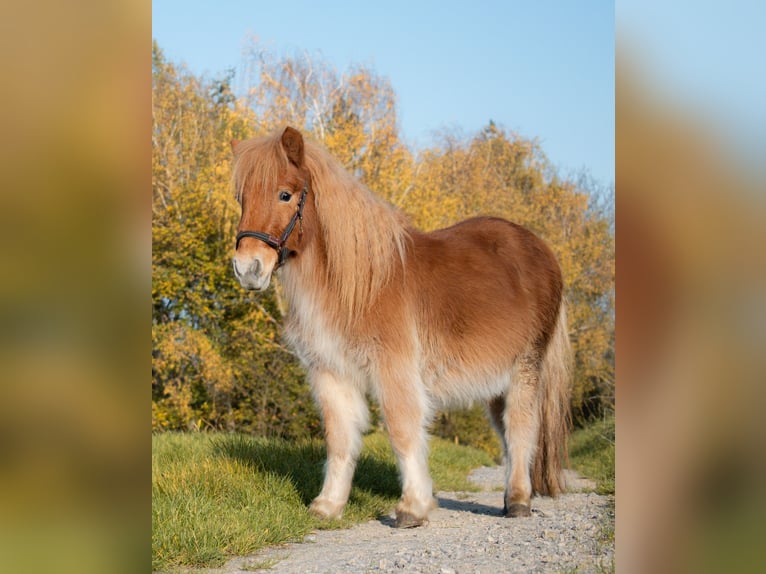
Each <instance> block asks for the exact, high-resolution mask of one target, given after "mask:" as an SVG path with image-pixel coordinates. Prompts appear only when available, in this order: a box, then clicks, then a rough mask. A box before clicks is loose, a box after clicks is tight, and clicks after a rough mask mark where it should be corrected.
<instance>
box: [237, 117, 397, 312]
mask: <svg viewBox="0 0 766 574" xmlns="http://www.w3.org/2000/svg"><path fill="white" fill-rule="evenodd" d="M280 133H281V132H279V133H277V134H275V135H272V136H266V137H262V138H256V139H253V140H247V141H244V142H241V143H240V144H239V146H241V148H240V147H238V148H237V155H238V157H237V159H236V163H235V167H234V184H235V189H236V194H237V198H238V199H240V200H241V198H242V194H243V191H244V189H246V188H248V189H260V190H273V189H275V188H276V185H277V178H278V176H279V173H280V172H282V171H284V170H285V169H287V166H288V159H287V155H286V154H285V151H284V148H283V146H282V145H281V141H280V135H279V134H280ZM304 153H305V162H306V168H307V169H308V171H309V173H310V177H311V192H310V194H309V197H310V198H311V199H313V201H314V206H315V209H316V213H317V219H318V221H317V222H310V221H305V222H304V224H305V225H312V224H318V225H319V229H320V232H321V236H322V239H323V243H324V247H325V250H326V253H325V254H324V256H325V257H326V261H327V268H326V276H325V278H324V279H325V280H326V286H327V289H328V290H329V292H330V293H331V297H332V298H333V299H335V300H336V301H337V305H338V306H337V308H338V309H346V310H347V312H348V313H349V319H351V318H353V317H356V316H358V314H359V313H361V312H363V311H364V310H366V309H367V308H369V306H370V305H371V304H372V302H373V301H374V300H375V298H376V296H377V294H378V293H379V292H380V290H381V288H382V287H383V286H385V285H386V283H388V281H389V280H390V279H391V277H392V276H393V274H394V272H395V270H396V269H398V268H401V267H402V266H403V265H404V262H405V253H406V244H407V242H408V241H409V239H410V235H409V231H408V230H409V226H408V224H407V221H406V218H405V217H404V215H403V214H402V213H401V212H399V211H398V210H397V209H396V208H394V207H393V206H392V205H391V204H389V203H388V202H386V201H384V200H383V199H380V198H379V197H377V196H376V195H374V194H373V193H372V192H371V191H370V190H369V189H368V188H367V187H366V186H365V185H364V184H362V183H361V182H359V181H358V180H356V179H355V178H354V177H353V176H352V175H351V174H350V173H349V172H348V171H347V170H346V169H345V168H344V167H343V165H342V164H341V163H340V162H339V161H338V160H336V159H335V158H334V157H333V156H332V155H330V154H329V153H328V152H327V151H325V150H324V149H323V148H321V147H320V146H319V145H317V144H315V143H313V142H311V141H309V140H305V147H304ZM311 196H313V197H311ZM310 280H315V278H310Z"/></svg>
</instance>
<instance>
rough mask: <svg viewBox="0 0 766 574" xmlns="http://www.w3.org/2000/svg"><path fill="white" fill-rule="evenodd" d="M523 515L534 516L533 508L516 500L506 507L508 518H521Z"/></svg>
mask: <svg viewBox="0 0 766 574" xmlns="http://www.w3.org/2000/svg"><path fill="white" fill-rule="evenodd" d="M522 516H532V508H531V507H529V506H527V505H526V504H520V503H518V502H514V503H513V504H511V505H510V506H508V507H506V508H505V517H506V518H519V517H522Z"/></svg>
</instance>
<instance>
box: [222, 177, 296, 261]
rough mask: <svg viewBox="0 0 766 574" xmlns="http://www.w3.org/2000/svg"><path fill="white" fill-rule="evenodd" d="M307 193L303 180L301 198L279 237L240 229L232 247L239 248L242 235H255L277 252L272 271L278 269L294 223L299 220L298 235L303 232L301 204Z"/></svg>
mask: <svg viewBox="0 0 766 574" xmlns="http://www.w3.org/2000/svg"><path fill="white" fill-rule="evenodd" d="M307 193H308V183H306V182H304V183H303V191H302V192H301V198H300V200H299V201H298V209H297V211H296V212H295V213H293V216H292V218H290V222H289V223H288V224H287V227H285V230H284V231H283V232H282V235H281V236H280V237H279V238H277V237H274V236H273V235H271V234H269V233H263V232H262V231H240V232H239V233H237V243H236V245H235V247H234V248H235V249H239V242H240V241H241V240H242V238H243V237H255V238H256V239H260V240H261V241H263V242H264V243H265V244H266V245H268V246H269V247H271V248H272V249H274V250H275V251H276V252H277V264H276V266H275V267H274V271H276V270H277V269H279V268H280V267H281V266H282V265H284V263H285V261H287V258H288V257H289V255H290V250H289V249H288V248H287V245H285V244H286V243H287V240H288V239H289V238H290V234H291V233H292V232H293V229H295V224H296V223H298V222H300V224H301V229H300V231H299V232H298V234H299V235H300V234H301V233H303V205H304V204H305V203H306V194H307Z"/></svg>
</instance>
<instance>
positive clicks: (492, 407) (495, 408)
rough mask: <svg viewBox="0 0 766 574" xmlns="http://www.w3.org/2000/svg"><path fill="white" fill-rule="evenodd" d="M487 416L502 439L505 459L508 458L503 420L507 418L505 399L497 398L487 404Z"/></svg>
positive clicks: (502, 397)
mask: <svg viewBox="0 0 766 574" xmlns="http://www.w3.org/2000/svg"><path fill="white" fill-rule="evenodd" d="M487 414H488V416H489V422H490V423H492V428H494V429H495V432H497V436H498V437H499V438H500V445H501V447H502V449H503V458H504V459H507V457H508V445H507V443H506V442H505V423H504V422H503V418H504V417H505V397H504V396H499V397H495V398H494V399H492V400H491V401H489V402H488V403H487Z"/></svg>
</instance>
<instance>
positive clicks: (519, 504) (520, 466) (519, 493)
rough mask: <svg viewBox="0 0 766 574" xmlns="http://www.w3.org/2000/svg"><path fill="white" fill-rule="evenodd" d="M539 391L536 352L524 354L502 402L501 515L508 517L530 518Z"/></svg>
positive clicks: (538, 425) (538, 367) (538, 364)
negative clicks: (504, 447)
mask: <svg viewBox="0 0 766 574" xmlns="http://www.w3.org/2000/svg"><path fill="white" fill-rule="evenodd" d="M539 390H540V361H539V359H538V356H537V354H536V353H534V352H529V353H525V354H524V355H522V356H521V357H519V359H518V360H517V363H516V369H515V372H514V375H513V377H512V380H511V387H510V390H509V391H508V394H507V396H506V399H505V415H504V420H503V423H504V425H505V443H506V445H507V448H508V456H507V458H506V476H507V480H506V486H505V506H504V508H503V512H504V514H505V515H506V516H508V517H516V516H530V515H531V499H532V480H531V477H530V470H531V465H532V461H533V460H534V456H535V449H536V448H537V438H538V437H537V434H538V432H539V428H540V407H539V400H540V399H539V397H540V394H539Z"/></svg>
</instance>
